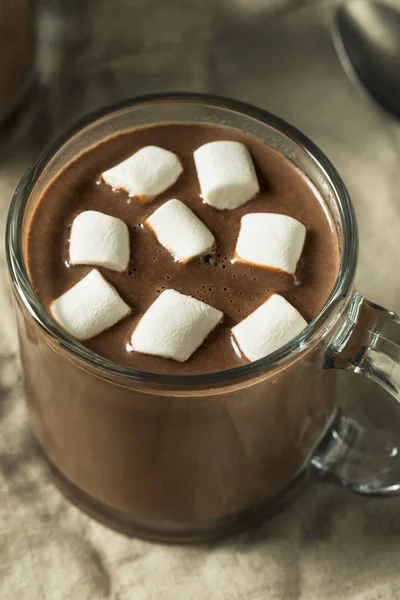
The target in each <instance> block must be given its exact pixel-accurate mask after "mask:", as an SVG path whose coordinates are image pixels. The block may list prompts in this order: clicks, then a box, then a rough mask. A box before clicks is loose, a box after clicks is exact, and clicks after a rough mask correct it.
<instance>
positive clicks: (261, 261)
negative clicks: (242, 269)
mask: <svg viewBox="0 0 400 600" xmlns="http://www.w3.org/2000/svg"><path fill="white" fill-rule="evenodd" d="M305 239H306V228H305V227H304V225H303V223H300V222H299V221H296V219H293V218H292V217H287V216H285V215H276V214H272V213H250V214H247V215H245V216H244V217H242V219H241V222H240V232H239V236H238V239H237V243H236V251H235V258H234V262H235V261H238V262H243V263H250V264H252V265H257V266H259V267H269V268H272V269H279V270H280V271H286V273H290V274H294V273H295V271H296V266H297V263H298V260H299V258H300V256H301V253H302V252H303V247H304V241H305Z"/></svg>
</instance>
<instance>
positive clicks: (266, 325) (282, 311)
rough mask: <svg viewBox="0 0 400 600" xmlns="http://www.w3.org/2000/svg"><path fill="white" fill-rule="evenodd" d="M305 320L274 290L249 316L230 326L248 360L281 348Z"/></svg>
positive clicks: (305, 322)
mask: <svg viewBox="0 0 400 600" xmlns="http://www.w3.org/2000/svg"><path fill="white" fill-rule="evenodd" d="M305 327H307V321H305V320H304V319H303V317H302V316H301V314H300V313H299V312H298V311H297V310H296V309H295V308H294V306H292V305H291V304H290V303H289V302H288V301H287V300H285V298H283V297H282V296H280V295H279V294H273V295H272V296H270V298H268V300H266V301H265V302H263V304H261V306H259V307H258V308H256V310H255V311H254V312H252V313H251V314H250V315H249V316H248V317H246V318H245V319H243V321H241V322H240V323H238V324H237V325H235V327H232V333H233V335H234V337H235V339H236V341H237V343H238V345H239V348H240V350H241V351H242V352H243V354H244V355H245V356H246V357H247V358H248V359H249V360H251V361H253V360H258V359H259V358H263V357H264V356H267V355H268V354H271V353H272V352H275V350H277V349H278V348H281V347H282V346H284V345H285V344H287V343H288V342H290V341H291V340H292V339H293V338H295V337H296V335H298V334H299V333H300V332H301V331H303V329H304V328H305Z"/></svg>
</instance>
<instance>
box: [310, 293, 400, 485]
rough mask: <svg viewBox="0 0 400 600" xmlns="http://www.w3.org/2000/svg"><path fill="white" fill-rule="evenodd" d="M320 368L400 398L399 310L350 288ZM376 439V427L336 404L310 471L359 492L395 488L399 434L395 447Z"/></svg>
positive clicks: (398, 470)
mask: <svg viewBox="0 0 400 600" xmlns="http://www.w3.org/2000/svg"><path fill="white" fill-rule="evenodd" d="M324 368H326V369H330V368H334V369H345V370H347V371H352V372H354V373H358V374H360V375H365V376H366V377H368V378H369V379H372V380H373V381H375V382H377V383H379V384H380V385H381V386H382V387H383V388H384V389H385V390H387V391H388V392H389V393H390V394H392V396H394V398H395V399H396V400H398V401H399V402H400V315H397V314H395V313H392V312H390V311H388V310H386V309H384V308H382V307H381V306H378V305H376V304H373V303H372V302H369V301H368V300H366V299H365V298H363V297H362V296H360V295H359V294H358V293H357V292H356V293H354V295H353V298H352V301H351V304H350V309H349V312H348V314H347V318H346V321H345V322H344V324H343V326H342V327H341V328H340V330H339V331H338V332H337V334H336V335H335V336H334V338H333V339H332V341H331V343H330V345H329V347H328V349H327V352H326V355H325V364H324ZM399 408H400V407H399ZM375 442H376V443H375ZM381 442H382V440H379V433H378V431H375V433H374V431H373V430H371V429H369V428H368V429H366V428H363V427H361V426H360V425H359V424H358V423H357V422H356V421H354V420H353V419H351V418H349V417H347V416H345V415H344V414H343V413H342V412H341V411H340V410H339V411H338V413H337V415H336V418H335V420H334V422H333V423H332V426H331V428H330V429H329V431H328V433H327V434H326V436H325V437H324V439H323V440H322V441H321V442H320V444H319V445H318V447H317V448H316V450H315V452H314V455H313V456H312V458H311V462H310V465H309V475H310V476H311V477H322V478H325V479H328V480H330V481H332V482H333V483H336V484H338V485H340V486H342V487H346V488H349V489H351V490H353V491H355V492H358V493H360V494H369V495H373V494H375V495H376V494H378V495H384V494H386V495H388V494H399V493H400V436H399V447H397V445H396V444H393V443H391V442H389V440H384V443H383V444H382V443H381Z"/></svg>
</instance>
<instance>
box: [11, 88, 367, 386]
mask: <svg viewBox="0 0 400 600" xmlns="http://www.w3.org/2000/svg"><path fill="white" fill-rule="evenodd" d="M162 103H175V104H176V103H185V104H197V105H205V106H208V107H214V108H217V109H225V110H227V111H229V112H232V111H233V112H236V113H239V114H242V115H243V116H246V117H251V118H253V119H255V120H256V121H257V122H258V124H261V125H266V126H272V127H274V128H275V129H276V130H278V131H279V132H281V133H283V134H284V135H285V136H287V137H288V138H290V140H291V141H292V142H294V143H295V144H296V145H297V146H298V147H299V148H300V149H302V150H304V151H305V152H306V153H307V154H308V156H309V157H310V158H311V159H312V160H313V162H314V163H315V164H316V166H317V169H318V170H319V171H320V172H322V173H323V175H324V177H325V178H326V179H327V180H328V181H329V183H330V185H331V189H332V190H333V192H334V195H335V200H336V202H337V207H338V210H339V216H340V222H341V227H342V231H343V241H342V252H341V263H340V268H339V272H338V276H337V279H336V282H335V285H334V288H333V290H332V292H331V294H330V296H329V298H328V300H327V301H326V303H325V305H324V306H323V308H322V309H321V311H320V312H319V313H318V315H317V316H316V317H315V318H314V319H313V320H312V321H311V322H310V323H309V324H308V325H307V327H306V328H305V329H304V330H303V331H302V332H301V333H300V334H299V335H298V336H296V337H295V338H294V339H293V340H291V341H290V342H288V343H287V344H286V345H285V346H283V347H281V348H279V349H278V350H276V351H275V352H273V353H271V354H269V355H268V356H266V357H264V358H261V359H259V360H257V361H254V362H250V363H248V364H245V365H242V366H239V367H235V368H233V369H227V370H224V371H217V372H213V373H205V374H193V375H168V374H158V373H150V372H145V371H140V370H137V369H134V368H132V367H127V366H124V365H121V364H119V363H115V362H113V361H111V360H109V359H106V358H104V357H102V356H100V355H98V354H96V353H94V352H93V351H91V350H89V349H88V348H86V347H85V346H84V345H82V344H80V343H79V342H78V341H76V340H75V339H74V338H72V337H71V336H70V335H68V334H67V333H66V332H65V331H64V330H63V329H61V328H60V327H59V326H58V324H57V323H56V322H55V321H54V320H53V319H52V318H51V316H50V314H49V313H48V312H47V310H46V309H45V308H44V306H43V305H42V304H41V303H40V301H39V299H38V298H37V296H36V294H35V292H34V289H33V286H32V284H31V282H30V279H29V275H28V271H27V268H26V265H25V259H24V252H23V243H22V229H23V224H24V215H25V208H26V206H27V203H28V201H29V198H30V195H31V192H32V191H33V190H34V187H35V185H36V182H37V181H38V179H39V177H40V175H41V174H42V173H43V171H44V170H45V168H46V167H47V165H48V164H50V163H51V161H52V159H53V158H54V157H55V156H56V154H57V153H58V151H59V150H61V149H62V147H63V146H64V145H65V144H67V143H68V141H69V140H70V139H71V138H73V137H74V136H75V135H76V134H78V133H82V132H83V130H84V129H85V128H87V127H89V126H91V125H93V124H95V123H96V121H100V120H101V119H104V118H106V117H107V116H110V117H111V116H112V115H114V114H115V113H117V112H121V111H125V110H129V109H132V110H134V109H135V108H140V107H142V106H145V105H149V104H150V105H151V104H162ZM6 255H7V263H8V268H9V272H10V275H11V280H12V283H13V286H14V289H15V290H16V293H17V295H18V299H19V300H20V301H21V302H22V304H23V305H24V307H25V308H26V309H27V310H28V313H29V314H30V316H31V317H32V318H33V319H34V320H35V322H36V323H37V324H38V325H39V326H40V328H41V329H42V330H44V332H45V333H46V334H48V335H49V336H50V337H51V338H52V339H53V340H54V341H55V342H56V343H57V344H58V345H59V346H60V347H62V348H64V349H65V350H67V352H68V353H69V354H70V355H72V357H74V358H75V359H78V360H80V361H82V362H83V363H84V364H85V365H86V366H87V367H89V368H90V367H92V368H93V367H95V368H96V370H97V371H98V372H100V374H101V375H102V376H103V377H109V376H116V377H122V378H124V379H126V380H131V381H134V382H137V383H142V384H146V385H149V384H153V385H155V386H162V387H163V388H167V389H171V388H173V389H187V388H188V387H189V388H195V387H196V386H201V387H204V386H207V385H216V384H222V383H226V384H231V383H235V382H237V381H239V380H243V379H244V378H247V377H251V378H254V377H257V376H259V375H264V374H265V373H267V372H268V371H270V370H273V369H275V368H276V367H277V365H278V364H283V363H285V362H286V361H289V360H290V361H292V360H294V359H296V358H297V357H298V355H300V354H301V353H302V352H303V351H304V350H305V349H306V348H307V347H310V346H312V345H313V343H314V342H315V341H316V340H317V339H318V338H319V337H320V335H321V331H322V329H323V326H324V323H325V319H326V315H327V314H328V313H329V316H330V317H332V319H335V316H336V315H338V314H340V313H341V310H342V305H343V302H340V300H341V299H343V298H344V297H346V295H347V294H348V292H349V291H350V289H351V287H352V284H353V280H354V276H355V271H356V266H357V257H358V231H357V222H356V218H355V214H354V209H353V205H352V202H351V199H350V196H349V193H348V191H347V189H346V187H345V185H344V183H343V181H342V179H341V177H340V175H339V174H338V172H337V170H336V169H335V167H334V166H333V165H332V163H331V162H330V160H329V159H328V158H327V157H326V156H325V154H324V153H323V152H322V151H321V150H320V149H319V148H318V147H317V146H316V145H315V144H314V143H313V142H311V140H309V139H308V138H307V137H306V136H305V135H304V134H303V133H301V132H300V131H298V130H297V129H296V128H295V127H293V126H292V125H290V124H289V123H287V122H286V121H284V120H283V119H281V118H279V117H277V116H275V115H273V114H271V113H269V112H268V111H265V110H264V109H261V108H257V107H254V106H252V105H250V104H247V103H244V102H241V101H238V100H233V99H230V98H224V97H220V96H215V95H209V94H198V93H164V94H153V95H148V96H139V97H134V98H130V99H126V100H124V101H122V102H118V103H115V104H111V105H108V106H106V107H104V108H102V109H100V110H98V111H95V112H92V113H90V114H89V115H87V116H85V117H84V118H82V119H80V120H79V121H76V122H75V123H74V124H73V125H72V126H71V127H70V128H69V129H68V130H66V131H64V132H63V133H62V134H61V135H59V136H58V137H57V138H56V139H55V140H54V141H53V142H51V143H50V144H49V145H48V146H47V147H46V148H45V150H44V151H43V152H42V153H41V155H40V156H39V157H38V158H37V159H36V160H35V161H34V162H33V163H32V164H31V165H30V166H29V167H28V169H27V170H26V172H25V174H24V175H23V177H22V179H21V181H20V183H19V184H18V186H17V189H16V191H15V193H14V196H13V199H12V202H11V206H10V210H9V214H8V219H7V228H6Z"/></svg>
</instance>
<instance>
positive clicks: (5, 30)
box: [0, 0, 36, 124]
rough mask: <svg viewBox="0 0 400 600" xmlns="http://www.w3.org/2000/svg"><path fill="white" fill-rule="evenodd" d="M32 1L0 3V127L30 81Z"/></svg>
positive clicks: (33, 39)
mask: <svg viewBox="0 0 400 600" xmlns="http://www.w3.org/2000/svg"><path fill="white" fill-rule="evenodd" d="M35 5H36V0H0V124H1V122H2V121H3V120H4V119H5V118H6V117H8V116H9V115H10V113H11V112H12V111H13V109H14V108H16V107H17V105H18V103H19V102H20V101H21V100H22V98H23V97H24V94H25V92H27V90H28V89H29V86H30V84H31V83H32V81H33V71H34V66H35V50H36V19H35V15H36V11H35Z"/></svg>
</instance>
